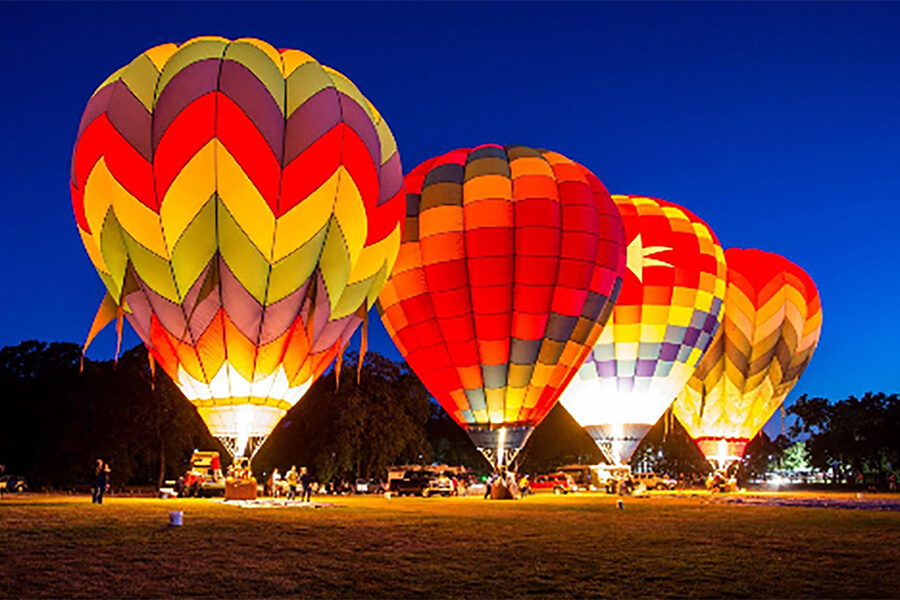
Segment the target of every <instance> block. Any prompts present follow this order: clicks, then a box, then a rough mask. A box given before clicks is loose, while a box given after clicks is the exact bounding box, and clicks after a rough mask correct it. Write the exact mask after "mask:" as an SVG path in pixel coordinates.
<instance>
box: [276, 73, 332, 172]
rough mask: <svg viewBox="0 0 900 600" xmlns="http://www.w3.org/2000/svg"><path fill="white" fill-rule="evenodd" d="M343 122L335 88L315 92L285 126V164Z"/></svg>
mask: <svg viewBox="0 0 900 600" xmlns="http://www.w3.org/2000/svg"><path fill="white" fill-rule="evenodd" d="M340 122H341V107H340V104H339V102H338V98H337V93H336V92H335V91H334V88H325V89H324V90H322V91H320V92H318V93H316V94H314V95H313V96H312V97H310V99H309V100H307V101H306V102H304V103H303V104H301V105H300V107H299V108H297V110H295V111H294V112H293V114H291V116H290V118H289V119H288V121H287V126H286V127H285V140H284V163H283V164H284V165H287V164H289V163H290V162H291V161H292V160H294V159H295V158H297V156H298V155H299V154H300V153H301V152H303V151H304V150H306V149H307V148H309V147H310V146H311V145H312V144H313V142H315V141H316V140H317V139H319V138H320V137H322V136H323V135H325V134H326V133H328V132H329V131H331V130H332V129H333V128H334V126H335V125H337V124H338V123H340Z"/></svg>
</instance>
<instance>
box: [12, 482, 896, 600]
mask: <svg viewBox="0 0 900 600" xmlns="http://www.w3.org/2000/svg"><path fill="white" fill-rule="evenodd" d="M773 497H776V498H777V496H773ZM723 498H724V497H723ZM328 502H329V503H331V504H333V505H334V506H332V507H323V508H321V509H317V510H310V509H308V508H301V507H285V508H271V509H267V510H248V509H246V508H241V507H240V506H229V505H227V504H223V503H221V502H218V501H210V500H168V501H163V500H142V499H119V498H109V499H108V501H107V504H104V505H103V506H95V505H91V504H90V500H89V499H87V498H64V497H45V496H38V495H34V496H23V497H5V498H4V499H3V500H2V502H0V577H2V581H3V585H2V586H0V597H88V596H92V597H98V596H99V597H121V596H127V597H139V598H144V597H173V596H193V597H283V596H294V597H296V596H302V597H341V598H346V597H403V598H407V597H428V598H431V597H466V598H472V597H475V598H488V597H490V598H494V597H521V596H537V597H598V596H599V597H602V596H614V597H735V598H742V597H766V598H771V597H778V598H782V597H784V598H788V597H790V598H793V597H816V598H823V597H825V598H844V597H868V598H896V597H900V591H898V590H900V569H898V568H897V564H898V560H900V514H898V513H896V512H889V511H850V510H837V509H830V508H802V507H793V506H780V505H777V504H774V503H772V504H771V505H766V504H765V503H756V504H754V505H748V504H747V503H741V504H737V503H729V502H723V501H722V499H721V498H717V499H715V501H710V498H709V497H707V496H703V495H697V496H688V495H685V496H653V497H649V498H628V499H626V500H625V509H624V510H618V509H617V508H616V502H615V499H614V498H612V497H608V496H603V495H577V496H567V497H558V496H537V497H532V498H527V499H525V500H522V501H518V502H489V501H484V500H482V499H476V498H450V499H441V498H429V499H413V498H402V499H400V498H394V499H390V500H388V499H384V498H380V497H377V498H376V497H371V498H365V497H364V498H338V499H331V498H329V499H328ZM170 510H181V511H183V513H184V526H183V527H169V526H168V513H169V511H170Z"/></svg>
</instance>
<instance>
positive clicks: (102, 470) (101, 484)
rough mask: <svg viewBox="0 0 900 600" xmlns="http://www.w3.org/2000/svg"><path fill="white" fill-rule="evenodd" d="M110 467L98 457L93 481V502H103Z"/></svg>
mask: <svg viewBox="0 0 900 600" xmlns="http://www.w3.org/2000/svg"><path fill="white" fill-rule="evenodd" d="M108 468H109V467H107V466H106V465H105V464H103V461H102V460H101V459H99V458H98V459H97V464H96V465H95V466H94V478H93V481H92V482H91V502H92V503H94V504H103V492H105V491H106V486H107V485H108V483H109V480H108V473H109V471H108Z"/></svg>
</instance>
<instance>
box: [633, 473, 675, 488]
mask: <svg viewBox="0 0 900 600" xmlns="http://www.w3.org/2000/svg"><path fill="white" fill-rule="evenodd" d="M631 478H632V480H634V483H635V485H639V484H641V483H643V484H644V487H646V488H647V489H648V490H674V489H675V487H676V486H677V485H678V482H677V481H676V480H674V479H672V478H671V477H666V476H665V475H660V474H659V473H632V474H631Z"/></svg>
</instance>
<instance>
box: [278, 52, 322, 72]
mask: <svg viewBox="0 0 900 600" xmlns="http://www.w3.org/2000/svg"><path fill="white" fill-rule="evenodd" d="M281 62H282V65H283V70H282V74H283V75H284V78H285V79H287V78H288V77H290V76H291V74H292V73H293V72H294V71H295V70H296V69H297V67H299V66H301V65H305V64H306V63H311V62H316V61H315V59H314V58H313V57H312V56H310V55H309V54H307V53H306V52H302V51H300V50H285V51H284V52H282V53H281Z"/></svg>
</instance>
